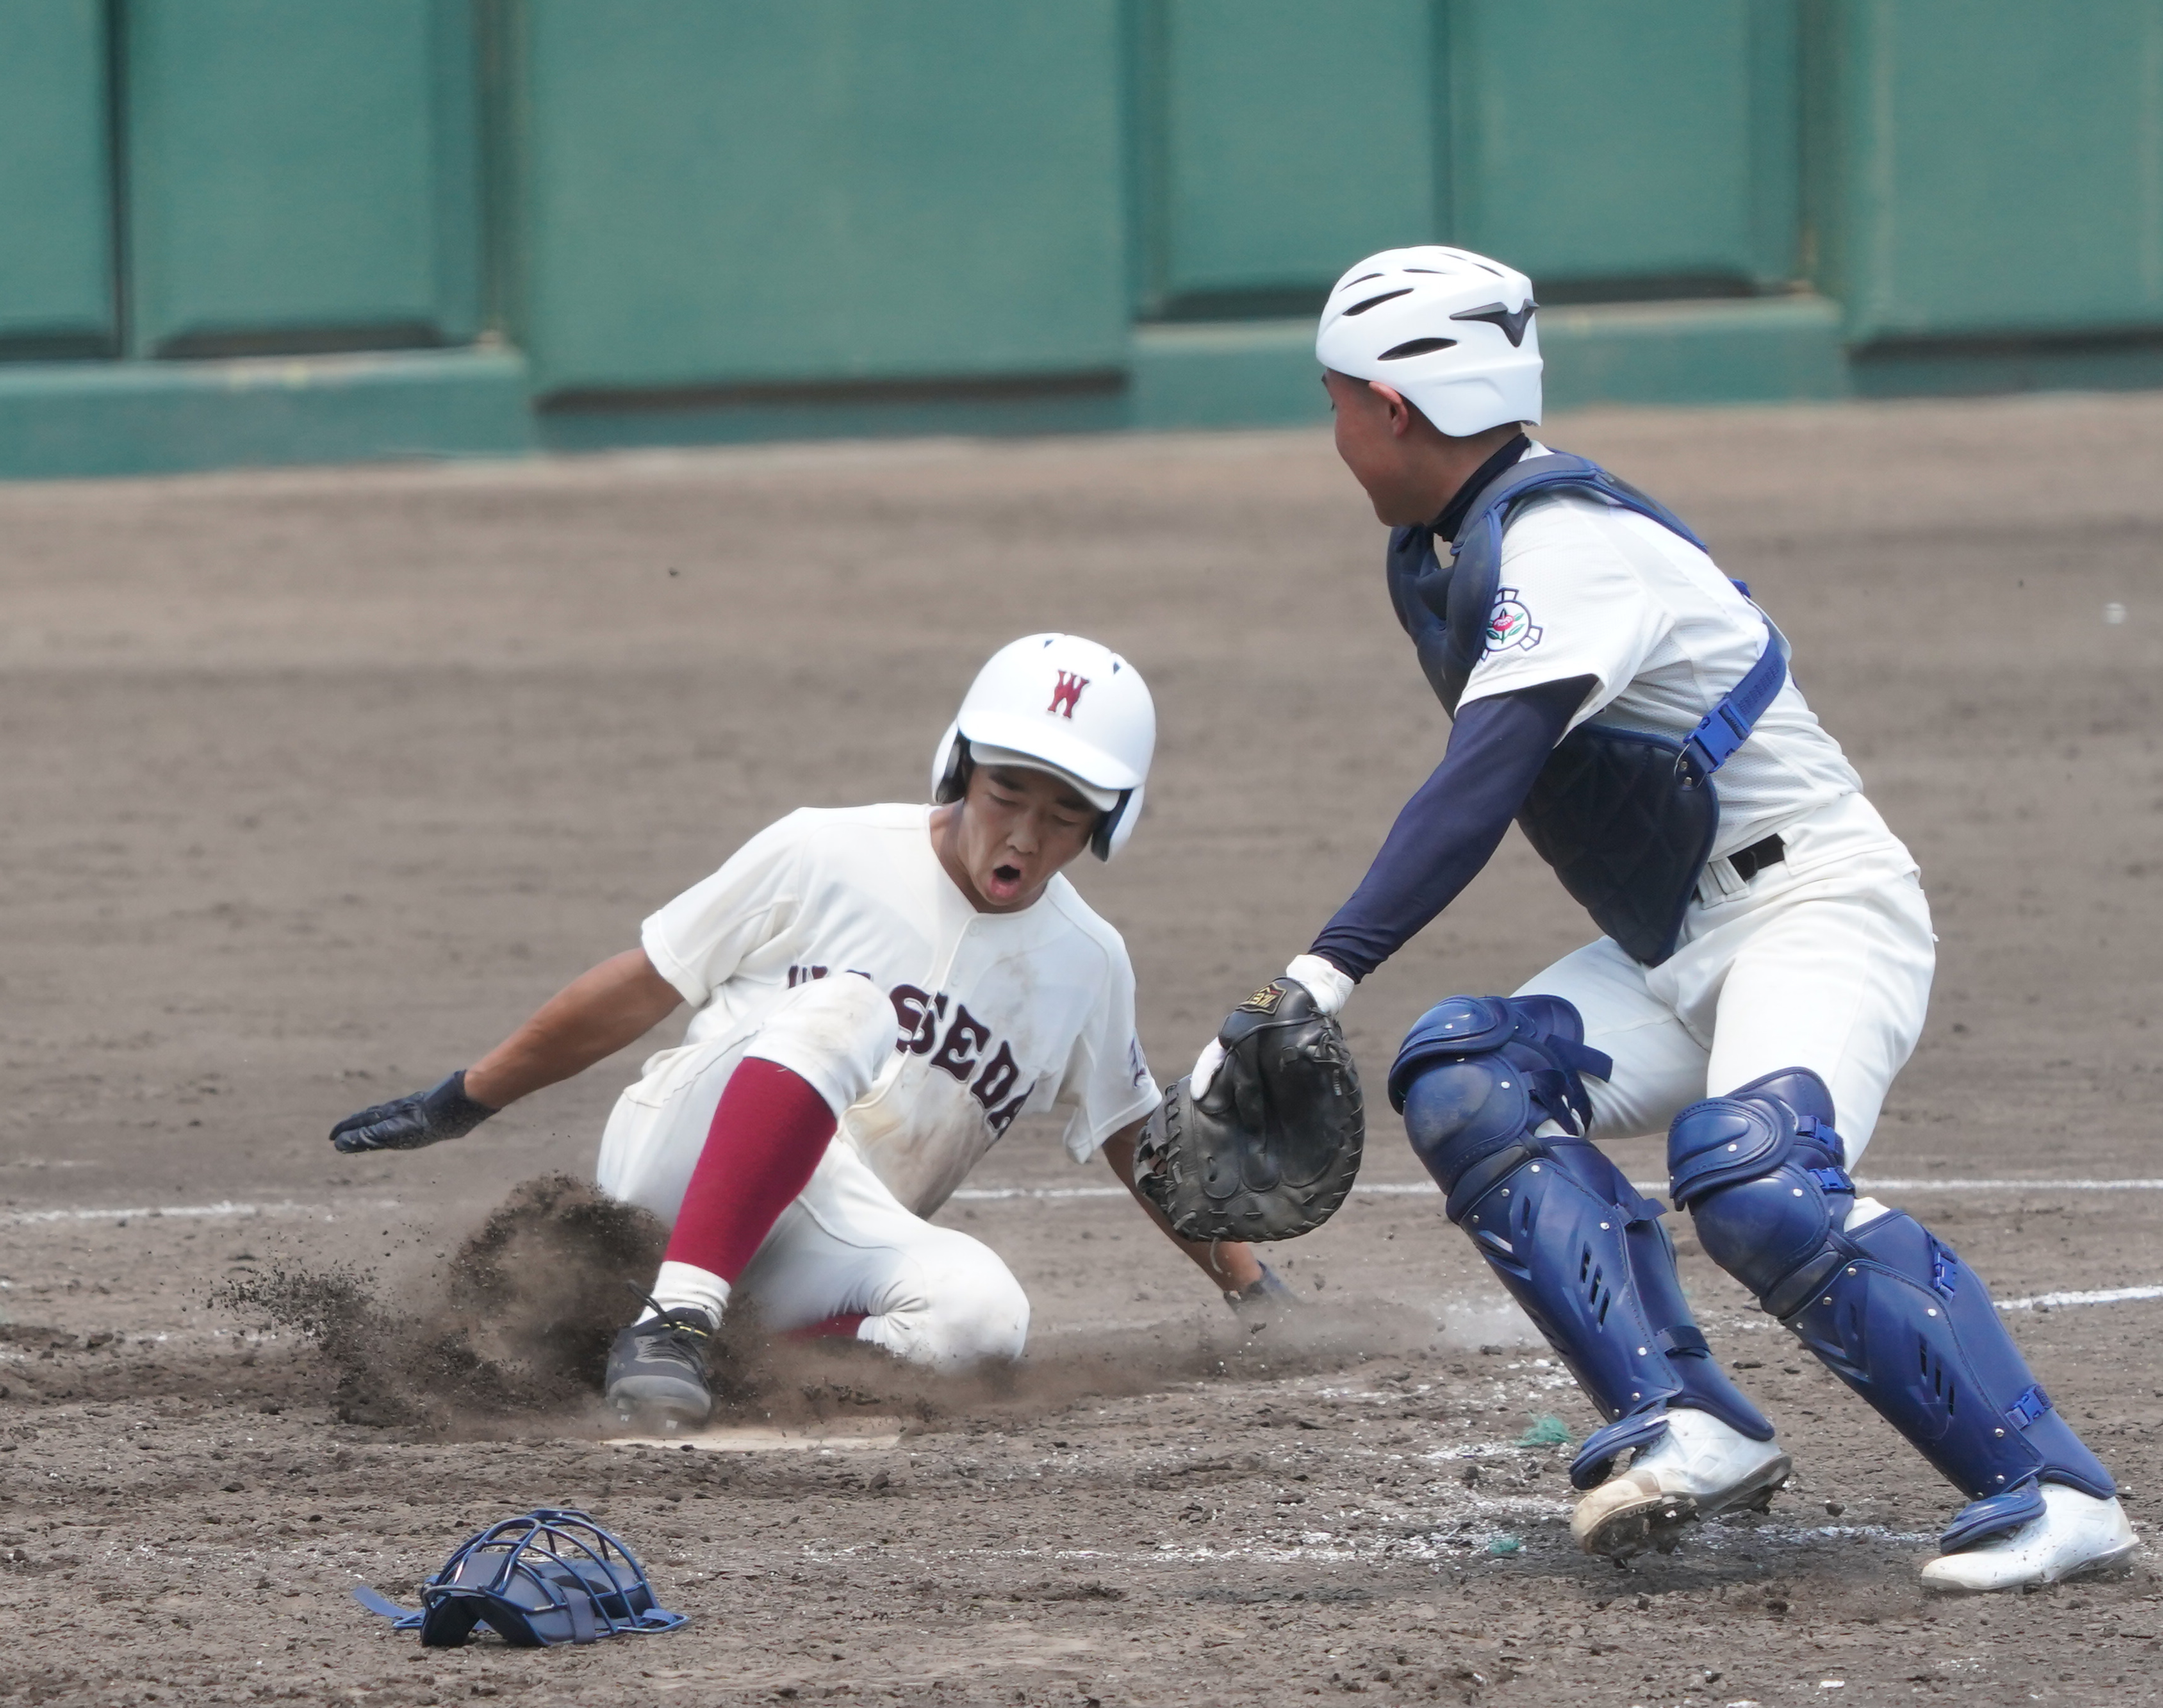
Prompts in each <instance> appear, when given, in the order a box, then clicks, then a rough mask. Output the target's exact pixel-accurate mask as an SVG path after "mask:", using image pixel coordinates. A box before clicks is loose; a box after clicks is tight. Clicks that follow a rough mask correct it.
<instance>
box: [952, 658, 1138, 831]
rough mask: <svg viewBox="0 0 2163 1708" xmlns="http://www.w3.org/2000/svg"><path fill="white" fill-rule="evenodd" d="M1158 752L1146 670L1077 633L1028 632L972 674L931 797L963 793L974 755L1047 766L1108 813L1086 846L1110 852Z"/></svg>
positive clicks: (1131, 816)
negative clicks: (973, 677) (1145, 681)
mask: <svg viewBox="0 0 2163 1708" xmlns="http://www.w3.org/2000/svg"><path fill="white" fill-rule="evenodd" d="M1155 752H1156V703H1155V701H1154V700H1152V699H1150V691H1149V686H1148V684H1146V683H1144V681H1143V680H1142V678H1141V673H1140V672H1139V670H1137V669H1135V668H1134V666H1133V665H1131V664H1129V663H1127V661H1126V660H1125V659H1123V658H1121V657H1120V656H1119V655H1118V653H1117V652H1113V651H1112V649H1111V648H1110V647H1103V646H1099V645H1098V644H1097V642H1094V641H1085V640H1083V639H1082V637H1080V636H1079V635H1029V636H1025V637H1023V638H1022V639H1020V640H1019V641H1014V642H1010V643H1009V644H1008V645H1006V646H1003V647H1000V648H999V650H998V652H994V653H992V656H991V659H990V662H989V663H987V664H986V665H985V666H984V668H982V670H979V671H978V672H977V679H976V680H975V681H974V682H972V683H971V684H969V692H968V694H967V695H966V697H965V698H964V699H962V701H961V713H960V715H958V716H956V718H955V720H954V721H953V722H952V723H951V724H949V725H948V726H946V733H945V735H944V736H940V739H939V751H938V752H937V754H936V755H935V757H933V759H932V761H931V798H932V799H934V800H936V801H942V802H943V801H950V800H958V799H960V798H961V792H962V790H963V789H964V787H965V786H966V782H967V775H968V767H969V766H970V764H971V763H972V762H975V763H977V764H992V765H1021V766H1026V767H1028V768H1029V769H1031V770H1034V771H1047V772H1050V773H1051V774H1052V775H1053V776H1055V777H1057V778H1061V779H1063V780H1064V781H1066V782H1067V783H1071V784H1072V785H1073V786H1074V788H1075V789H1076V792H1078V793H1079V794H1081V795H1082V797H1083V798H1084V799H1087V801H1088V802H1089V803H1090V804H1092V806H1094V807H1095V808H1096V809H1097V810H1098V811H1099V812H1101V813H1102V814H1103V817H1102V819H1101V820H1098V821H1097V830H1096V834H1095V835H1094V836H1092V837H1091V838H1090V841H1089V847H1090V850H1091V851H1092V853H1094V854H1095V855H1096V857H1097V858H1098V859H1099V860H1109V859H1110V858H1111V857H1113V855H1114V854H1116V853H1118V851H1119V850H1120V849H1121V848H1122V847H1123V846H1126V841H1127V838H1128V837H1129V836H1131V835H1132V834H1133V833H1134V820H1137V819H1139V817H1140V816H1141V810H1142V786H1143V784H1144V783H1146V782H1147V781H1148V779H1149V768H1150V757H1151V756H1152V755H1154V754H1155Z"/></svg>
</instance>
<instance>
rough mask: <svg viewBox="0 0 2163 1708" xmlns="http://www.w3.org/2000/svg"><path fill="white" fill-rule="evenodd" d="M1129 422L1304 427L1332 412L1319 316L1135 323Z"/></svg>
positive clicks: (1131, 424) (1168, 425) (1132, 424)
mask: <svg viewBox="0 0 2163 1708" xmlns="http://www.w3.org/2000/svg"><path fill="white" fill-rule="evenodd" d="M1132 372H1133V380H1132V381H1131V384H1130V385H1129V390H1128V421H1127V424H1128V425H1129V427H1151V428H1160V429H1161V428H1176V427H1305V426H1310V425H1312V424H1313V423H1315V422H1325V421H1328V419H1329V396H1328V393H1327V392H1325V391H1323V390H1322V368H1321V365H1320V364H1318V363H1317V362H1316V360H1315V359H1314V322H1313V321H1312V320H1311V319H1305V318H1302V319H1299V320H1246V321H1222V322H1202V323H1199V324H1196V325H1191V326H1142V327H1135V328H1134V357H1133V369H1132Z"/></svg>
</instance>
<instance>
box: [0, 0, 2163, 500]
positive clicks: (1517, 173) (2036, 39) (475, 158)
mask: <svg viewBox="0 0 2163 1708" xmlns="http://www.w3.org/2000/svg"><path fill="white" fill-rule="evenodd" d="M0 166H4V170H0V474H5V473H16V474H21V473H30V472H39V473H55V472H58V473H65V472H71V471H77V470H79V471H81V472H104V471H111V470H118V469H138V468H176V467H195V466H204V465H207V464H216V463H218V462H221V461H230V460H241V461H262V460H280V459H286V460H301V459H307V458H317V457H328V456H338V457H346V456H354V455H367V454H382V455H413V454H459V455H463V454H471V453H478V452H489V451H500V452H516V451H521V450H523V449H525V448H528V447H530V446H531V445H532V443H536V441H537V440H538V441H540V442H542V443H553V444H558V445H566V446H583V445H597V444H607V443H652V442H663V441H668V440H672V439H696V438H746V437H772V436H776V435H798V434H806V433H820V432H848V433H852V432H918V431H988V432H1040V431H1049V430H1059V429H1074V430H1080V429H1094V428H1102V427H1118V426H1173V425H1215V424H1240V423H1252V422H1286V421H1296V420H1304V419H1310V418H1312V417H1314V416H1315V415H1316V414H1317V411H1318V408H1319V396H1320V394H1319V391H1318V389H1317V387H1316V386H1315V385H1314V384H1313V380H1314V369H1313V364H1312V354H1311V349H1310V348H1309V347H1308V343H1307V325H1308V323H1309V322H1310V320H1311V317H1312V313H1313V312H1314V309H1315V307H1316V306H1317V304H1318V303H1319V301H1320V299H1321V297H1322V293H1323V292H1324V291H1326V289H1327V287H1328V285H1329V284H1330V282H1331V281H1332V280H1333V279H1334V278H1335V277H1336V276H1337V275H1338V273H1340V272H1341V271H1342V270H1343V268H1344V267H1345V266H1347V265H1349V264H1350V263H1351V262H1352V261H1354V260H1356V259H1359V257H1360V256H1361V255H1362V254H1365V253H1367V252H1369V251H1370V250H1372V249H1377V248H1380V247H1384V246H1386V245H1390V244H1403V243H1417V242H1428V241H1438V240H1439V241H1448V242H1456V243H1460V244H1464V245H1466V246H1468V247H1472V248H1476V249H1485V250H1488V251H1490V252H1493V253H1495V254H1500V255H1502V256H1504V257H1506V259H1510V260H1511V261H1513V262H1515V263H1516V265H1520V266H1521V267H1524V268H1525V269H1527V270H1528V271H1530V272H1531V273H1532V275H1533V276H1534V278H1535V280H1536V281H1537V286H1538V288H1539V291H1540V294H1541V297H1542V301H1544V302H1545V303H1546V304H1547V305H1548V306H1547V312H1546V313H1545V314H1544V315H1543V317H1542V327H1543V329H1544V330H1543V342H1544V343H1545V346H1546V348H1547V350H1548V354H1549V358H1550V374H1549V382H1550V396H1551V397H1553V398H1554V399H1556V400H1558V401H1595V400H1600V399H1619V400H1622V401H1631V400H1635V401H1663V402H1668V401H1741V400H1745V399H1751V398H1769V397H1792V396H1836V395H1841V394H1842V393H1845V392H1850V391H1855V390H1862V391H1869V392H1883V391H1899V390H1958V389H1970V390H1977V389H1991V388H1994V387H2003V386H2009V385H2050V384H2078V385H2135V384H2140V385H2153V384H2163V0H2082V4H2080V5H2079V6H2077V7H2074V6H2066V5H2058V6H2037V5H2035V4H2034V3H2033V0H2029V3H2026V4H2015V3H2013V0H1659V3H1658V4H1657V5H1651V4H1639V5H1616V4H1614V3H1612V0H1357V3H1354V4H1349V5H1347V4H1344V3H1342V0H1336V3H1332V0H1062V3H1061V4H1058V5H1034V4H1032V5H1015V4H1013V3H1011V0H791V3H789V4H787V5H777V4H773V3H772V0H0ZM401 352H402V353H406V354H401V355H399V356H398V357H397V359H395V360H394V359H387V357H388V356H389V355H390V354H391V353H401ZM263 363H270V364H275V365H273V366H270V367H259V366H254V365H251V364H263Z"/></svg>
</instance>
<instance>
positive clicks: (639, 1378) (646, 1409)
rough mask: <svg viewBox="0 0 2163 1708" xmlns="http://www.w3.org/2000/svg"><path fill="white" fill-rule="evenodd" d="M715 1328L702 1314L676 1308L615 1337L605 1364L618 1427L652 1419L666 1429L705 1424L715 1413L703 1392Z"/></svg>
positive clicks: (610, 1402)
mask: <svg viewBox="0 0 2163 1708" xmlns="http://www.w3.org/2000/svg"><path fill="white" fill-rule="evenodd" d="M714 1328H715V1323H714V1320H713V1318H710V1317H709V1316H707V1314H706V1313H705V1312H704V1311H700V1310H695V1309H693V1308H691V1307H688V1306H679V1307H677V1308H676V1309H674V1310H673V1311H663V1312H662V1313H661V1314H660V1315H659V1316H657V1317H648V1318H647V1319H646V1320H645V1321H644V1322H642V1323H632V1324H631V1326H630V1327H629V1328H626V1329H624V1330H623V1331H622V1332H621V1333H619V1334H618V1335H617V1336H616V1337H615V1345H613V1346H611V1347H610V1349H609V1361H608V1405H609V1409H610V1411H611V1412H615V1415H616V1419H617V1421H618V1422H621V1423H624V1424H626V1425H630V1424H632V1423H634V1422H640V1421H642V1420H645V1419H652V1420H655V1421H657V1422H659V1423H660V1424H661V1426H662V1427H663V1428H666V1429H677V1428H682V1427H683V1426H684V1425H685V1424H696V1423H703V1422H705V1421H706V1417H707V1415H708V1414H709V1413H710V1412H712V1410H713V1409H714V1396H713V1393H712V1391H710V1389H709V1388H708V1387H707V1386H706V1349H707V1347H708V1346H709V1345H710V1344H712V1341H713V1337H714Z"/></svg>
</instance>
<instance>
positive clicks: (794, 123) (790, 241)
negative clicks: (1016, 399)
mask: <svg viewBox="0 0 2163 1708" xmlns="http://www.w3.org/2000/svg"><path fill="white" fill-rule="evenodd" d="M1118 22H1119V21H1118V14H1117V6H1116V0H1062V3H1061V4H1058V5H1025V6H1016V5H1013V4H1011V3H1008V0H791V3H789V4H787V5H774V4H768V3H765V0H533V3H532V5H531V6H530V8H528V9H527V10H526V13H525V29H526V39H525V42H524V45H523V52H524V60H525V66H526V71H525V78H524V110H523V112H522V113H521V115H520V118H519V124H520V128H521V130H522V132H523V134H524V135H525V137H526V180H525V188H524V192H523V195H522V198H521V201H522V207H523V216H524V217H523V226H524V232H523V243H522V248H523V253H524V257H525V265H524V269H523V274H524V276H523V283H522V287H521V298H522V301H521V311H520V316H519V318H520V322H521V334H522V336H523V338H525V340H526V343H527V344H528V347H529V348H530V350H531V351H532V354H533V357H534V359H535V361H536V364H537V369H538V370H539V375H540V379H541V383H542V385H544V387H548V388H553V389H613V388H639V387H652V386H677V385H739V384H758V383H762V382H774V381H787V382H799V381H810V382H835V381H847V380H893V379H899V378H907V377H912V376H942V375H945V376H960V375H1007V374H1013V375H1021V374H1034V373H1057V372H1072V371H1077V370H1087V369H1106V368H1112V367H1116V366H1118V365H1119V364H1121V363H1122V362H1123V359H1124V354H1125V347H1126V306H1127V303H1126V297H1127V263H1126V255H1125V250H1124V238H1123V233H1124V226H1125V210H1124V196H1123V187H1122V186H1123V141H1122V135H1121V123H1122V117H1123V115H1122V111H1121V99H1120V86H1119V69H1120V66H1119V52H1120V35H1119V27H1118Z"/></svg>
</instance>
